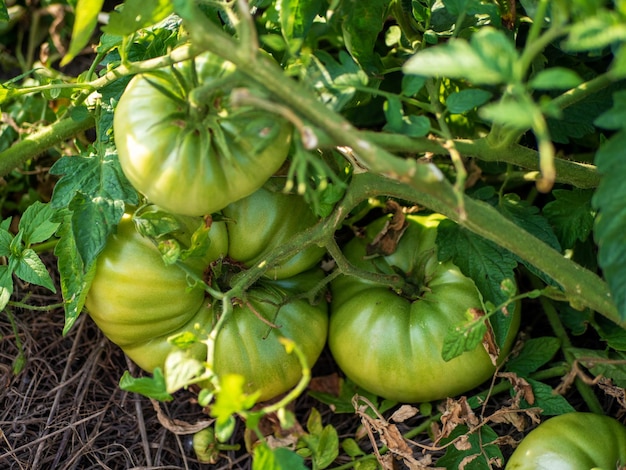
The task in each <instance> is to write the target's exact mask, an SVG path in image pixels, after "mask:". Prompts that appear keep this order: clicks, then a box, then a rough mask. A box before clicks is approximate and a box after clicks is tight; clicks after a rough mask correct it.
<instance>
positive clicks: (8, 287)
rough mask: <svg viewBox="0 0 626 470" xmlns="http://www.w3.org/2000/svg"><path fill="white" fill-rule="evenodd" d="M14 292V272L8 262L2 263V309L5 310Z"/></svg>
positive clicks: (0, 281) (0, 270) (0, 269)
mask: <svg viewBox="0 0 626 470" xmlns="http://www.w3.org/2000/svg"><path fill="white" fill-rule="evenodd" d="M12 293H13V272H12V270H11V269H10V268H9V266H7V265H6V264H1V265H0V310H4V307H6V306H7V304H8V303H9V300H10V299H11V294H12Z"/></svg>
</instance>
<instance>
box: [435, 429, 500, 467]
mask: <svg viewBox="0 0 626 470" xmlns="http://www.w3.org/2000/svg"><path fill="white" fill-rule="evenodd" d="M469 432H470V430H469V428H468V427H467V426H465V425H460V426H457V427H456V428H455V429H454V430H453V431H452V433H451V434H450V436H449V437H447V438H445V439H442V441H441V444H446V443H448V442H450V441H452V440H454V439H456V438H458V437H460V436H462V435H463V434H467V438H466V440H462V441H459V442H457V445H451V446H448V447H447V448H446V453H445V455H444V456H443V457H441V458H440V459H439V460H437V467H443V468H463V469H464V470H484V469H486V468H490V466H491V465H490V463H491V464H493V460H497V461H499V462H500V463H503V462H504V457H503V455H502V452H501V451H500V448H499V447H498V446H497V445H496V444H492V443H493V442H494V441H495V440H496V439H497V438H498V435H497V434H496V432H495V431H494V430H493V429H492V428H491V427H489V426H488V425H485V426H482V427H480V428H478V429H477V430H475V431H474V432H472V433H471V434H470V433H469Z"/></svg>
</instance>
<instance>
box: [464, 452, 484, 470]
mask: <svg viewBox="0 0 626 470" xmlns="http://www.w3.org/2000/svg"><path fill="white" fill-rule="evenodd" d="M479 455H480V454H472V455H468V456H467V457H465V458H464V459H463V460H461V461H460V462H459V470H464V469H465V467H467V466H468V465H469V464H470V463H472V462H473V461H474V460H476V459H477V458H478V456H479Z"/></svg>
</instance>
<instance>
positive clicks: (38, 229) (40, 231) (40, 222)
mask: <svg viewBox="0 0 626 470" xmlns="http://www.w3.org/2000/svg"><path fill="white" fill-rule="evenodd" d="M54 213H55V210H54V209H53V208H52V206H51V205H50V204H44V203H42V202H40V201H36V202H35V203H33V204H31V205H30V206H28V208H27V209H26V210H25V211H24V214H22V218H21V219H20V223H19V230H20V231H21V232H22V233H23V235H22V240H23V241H24V244H25V245H26V246H30V245H33V244H35V243H41V242H43V241H46V240H48V239H49V238H50V237H51V236H52V235H54V232H55V231H56V229H57V228H58V226H59V223H58V222H53V221H52V218H53V216H54Z"/></svg>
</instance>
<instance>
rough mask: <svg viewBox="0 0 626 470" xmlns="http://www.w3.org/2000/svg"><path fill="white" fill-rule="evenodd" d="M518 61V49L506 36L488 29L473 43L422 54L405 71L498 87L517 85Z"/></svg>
mask: <svg viewBox="0 0 626 470" xmlns="http://www.w3.org/2000/svg"><path fill="white" fill-rule="evenodd" d="M517 59H518V55H517V51H516V50H515V45H514V44H513V43H512V42H511V40H510V39H509V38H508V37H507V36H506V35H505V34H504V32H502V31H499V30H496V29H495V28H491V27H484V28H481V29H480V30H479V31H478V32H476V33H475V34H473V35H472V38H471V40H470V42H468V41H466V40H465V39H453V40H451V41H448V42H447V43H445V44H443V45H437V46H434V47H430V48H426V49H423V50H421V51H419V52H418V53H417V54H415V55H414V56H413V57H411V58H410V59H409V60H408V61H407V62H406V63H405V64H404V66H403V69H404V73H407V74H414V75H421V76H425V77H447V78H454V79H463V80H468V81H469V82H471V83H473V84H475V85H496V84H499V83H510V82H512V81H515V79H516V77H515V63H516V62H517Z"/></svg>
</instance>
